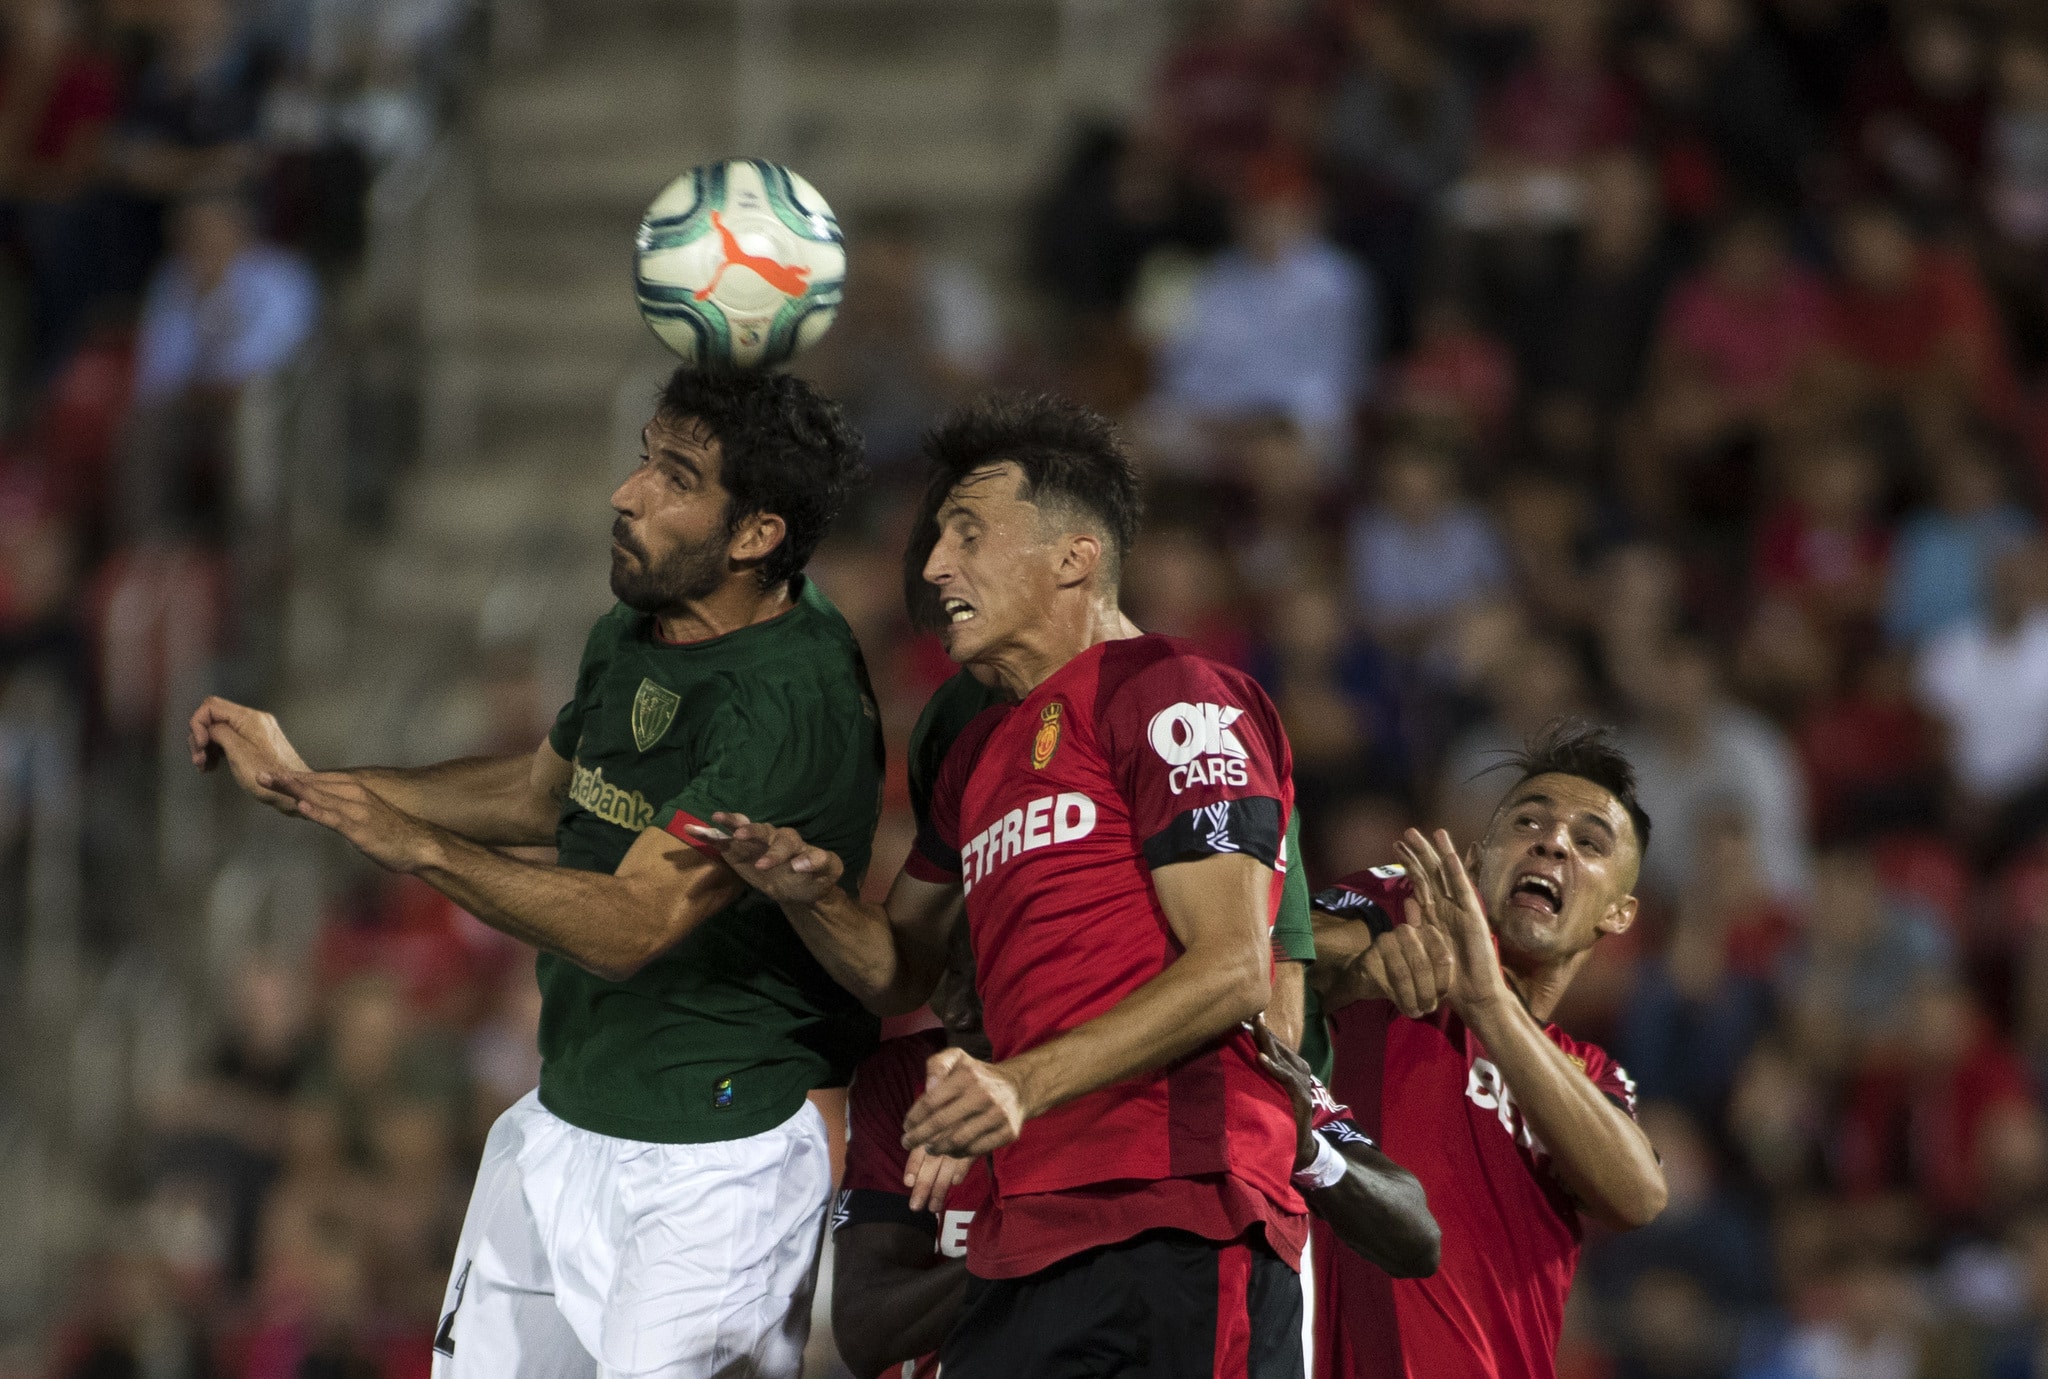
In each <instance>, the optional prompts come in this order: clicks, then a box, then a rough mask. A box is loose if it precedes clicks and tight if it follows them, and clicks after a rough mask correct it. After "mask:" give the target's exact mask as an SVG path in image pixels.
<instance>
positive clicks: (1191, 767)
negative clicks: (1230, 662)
mask: <svg viewBox="0 0 2048 1379" xmlns="http://www.w3.org/2000/svg"><path fill="white" fill-rule="evenodd" d="M1243 716H1244V710H1243V709H1240V708H1238V707H1237V705H1235V704H1188V703H1180V704H1174V705H1172V706H1170V707H1168V708H1164V709H1161V710H1160V711H1159V712H1158V713H1155V714H1153V715H1152V721H1151V722H1150V723H1149V724H1147V725H1146V727H1145V737H1146V740H1147V741H1149V742H1150V743H1151V744H1152V750H1153V751H1155V752H1157V753H1159V757H1160V760H1162V761H1164V762H1165V763H1166V764H1167V765H1168V766H1170V767H1172V768H1173V769H1172V770H1171V771H1169V772H1168V773H1167V776H1166V787H1167V789H1169V790H1171V791H1173V793H1174V794H1176V795H1178V794H1180V793H1181V792H1182V791H1184V790H1186V789H1187V788H1188V787H1189V786H1191V785H1244V784H1246V783H1248V780H1249V777H1248V775H1247V769H1248V768H1247V766H1246V763H1247V762H1248V761H1249V760H1250V758H1251V753H1249V752H1247V751H1245V749H1244V744H1243V743H1242V742H1239V741H1238V740H1237V734H1236V733H1234V732H1232V731H1231V729H1230V725H1231V724H1233V723H1235V722H1237V720H1238V719H1240V718H1242V717H1243Z"/></svg>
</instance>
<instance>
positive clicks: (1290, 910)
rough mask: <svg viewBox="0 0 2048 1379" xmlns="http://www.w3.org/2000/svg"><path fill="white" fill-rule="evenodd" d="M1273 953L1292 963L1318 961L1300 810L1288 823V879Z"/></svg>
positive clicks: (1276, 921) (1276, 923) (1282, 893)
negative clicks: (1303, 858) (1303, 854)
mask: <svg viewBox="0 0 2048 1379" xmlns="http://www.w3.org/2000/svg"><path fill="white" fill-rule="evenodd" d="M1273 953H1274V955H1275V956H1276V957H1279V958H1283V959H1285V960H1287V961H1289V962H1314V961H1315V960H1316V930H1315V925H1314V924H1313V923H1312V922H1311V921H1310V919H1309V915H1308V867H1307V866H1306V865H1305V864H1304V863H1303V862H1302V860H1301V811H1300V810H1296V811H1295V812H1294V815H1293V816H1292V817H1291V818H1289V819H1288V821H1287V880H1286V882H1285V884H1283V885H1282V886H1281V888H1280V913H1279V914H1278V915H1277V916H1275V917H1274V920H1273Z"/></svg>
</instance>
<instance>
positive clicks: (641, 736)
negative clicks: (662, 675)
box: [633, 680, 683, 752]
mask: <svg viewBox="0 0 2048 1379" xmlns="http://www.w3.org/2000/svg"><path fill="white" fill-rule="evenodd" d="M682 702H683V696H681V695H680V694H677V693H676V692H675V691H674V690H666V689H663V688H662V687H661V686H660V685H657V684H655V683H654V682H653V681H652V680H642V681H641V682H640V688H639V689H638V690H636V691H635V692H634V694H633V745H634V746H635V747H638V748H639V749H640V750H641V751H643V752H644V751H646V750H647V749H648V748H649V747H652V746H653V745H654V744H655V743H657V742H659V741H661V735H662V734H663V733H665V732H667V731H668V725H669V724H671V723H673V722H675V721H676V708H677V706H678V705H680V704H681V703H682Z"/></svg>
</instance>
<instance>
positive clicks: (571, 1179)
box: [434, 1092, 832, 1379]
mask: <svg viewBox="0 0 2048 1379" xmlns="http://www.w3.org/2000/svg"><path fill="white" fill-rule="evenodd" d="M831 1175H832V1170H831V1165H830V1153H829V1149H828V1146H827V1144H826V1141H825V1123H824V1118H823V1117H822V1116H820V1115H819V1114H818V1111H817V1108H816V1107H814V1106H812V1105H811V1104H810V1103H809V1102H806V1103H805V1104H804V1105H803V1107H802V1108H801V1109H800V1110H798V1111H797V1113H796V1114H795V1115H793V1116H791V1117H790V1118H789V1119H788V1120H786V1121H784V1122H783V1123H782V1124H781V1125H778V1126H776V1127H775V1128H774V1129H773V1130H768V1131H764V1132H763V1133H761V1134H759V1135H754V1136H752V1137H750V1138H748V1139H743V1140H726V1141H722V1142H720V1143H717V1144H647V1143H643V1142H641V1141H638V1140H620V1139H613V1138H611V1137H610V1136H608V1135H597V1134H592V1133H591V1132H590V1131H588V1130H579V1129H577V1128H576V1127H575V1126H573V1125H571V1124H569V1123H568V1122H567V1121H565V1120H563V1119H561V1118H560V1117H559V1116H556V1115H554V1114H553V1113H552V1112H550V1111H548V1110H547V1109H546V1108H545V1107H543V1106H542V1105H541V1104H540V1098H539V1095H538V1094H537V1093H532V1092H529V1093H528V1094H527V1095H526V1096H524V1097H523V1098H521V1099H520V1100H519V1102H518V1103H517V1104H516V1105H514V1106H513V1107H512V1109H511V1110H509V1111H507V1112H506V1113H505V1114H504V1115H502V1116H500V1117H498V1123H497V1124H496V1125H493V1126H492V1127H491V1133H490V1137H489V1138H488V1139H487V1140H485V1141H484V1157H483V1163H482V1165H481V1166H480V1167H479V1168H478V1170H477V1176H476V1189H475V1191H474V1192H472V1193H471V1194H470V1199H469V1214H468V1215H467V1216H466V1217H465V1218H464V1219H463V1222H462V1243H461V1244H460V1245H459V1246H457V1248H456V1254H455V1268H454V1271H453V1272H452V1273H451V1274H450V1276H449V1280H448V1292H447V1295H446V1297H445V1299H444V1300H443V1302H442V1305H441V1324H440V1326H439V1328H438V1329H437V1330H436V1332H435V1337H434V1379H612V1376H625V1375H647V1376H657V1377H658V1379H712V1376H719V1379H798V1375H799V1374H800V1372H801V1370H802V1368H803V1351H804V1342H805V1341H806V1340H807V1339H808V1338H809V1335H810V1328H811V1291H812V1289H813V1288H814V1287H815V1286H816V1283H817V1268H818V1247H819V1244H820V1242H821V1241H822V1240H823V1238H824V1221H825V1208H826V1205H827V1203H828V1201H829V1199H830V1197H831V1191H832V1176H831Z"/></svg>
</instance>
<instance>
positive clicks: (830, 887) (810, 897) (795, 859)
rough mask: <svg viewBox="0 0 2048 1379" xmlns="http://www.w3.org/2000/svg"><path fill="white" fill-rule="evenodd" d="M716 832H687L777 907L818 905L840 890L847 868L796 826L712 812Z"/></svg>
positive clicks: (694, 827) (699, 828) (694, 828)
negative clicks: (840, 883)
mask: <svg viewBox="0 0 2048 1379" xmlns="http://www.w3.org/2000/svg"><path fill="white" fill-rule="evenodd" d="M711 821H712V822H713V823H714V824H716V825H718V827H716V828H706V827H704V826H703V825H701V824H685V825H684V830H685V831H686V832H688V833H689V835H690V836H691V837H692V838H696V839H698V840H700V841H702V842H704V843H707V844H709V845H710V846H711V847H713V848H715V849H717V851H718V855H719V856H720V857H723V858H724V859H725V862H726V865H727V866H729V867H731V868H732V869H733V872H734V874H735V875H737V876H738V877H739V878H740V880H742V881H744V882H746V883H747V884H748V885H749V886H752V887H753V888H754V889H755V890H757V891H759V892H761V894H763V895H765V896H767V897H768V898H769V899H770V900H772V901H774V902H775V903H776V904H778V905H792V906H797V907H802V906H807V905H815V904H817V903H818V902H819V901H821V900H823V899H824V898H825V897H826V896H828V895H830V894H831V893H832V892H833V891H835V890H837V889H838V888H839V878H840V877H841V876H843V875H844V874H845V872H846V864H845V863H844V862H841V861H840V860H839V856H838V854H837V853H832V852H827V851H826V850H825V849H824V848H820V847H812V846H811V845H810V844H809V843H806V842H805V841H804V840H803V837H802V835H801V834H799V833H798V832H797V831H796V830H795V829H793V828H777V827H775V826H774V825H773V824H757V823H755V822H753V821H752V820H751V819H749V818H748V817H747V816H746V815H744V814H727V813H725V812H723V811H720V812H719V813H716V814H713V815H712V816H711Z"/></svg>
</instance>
